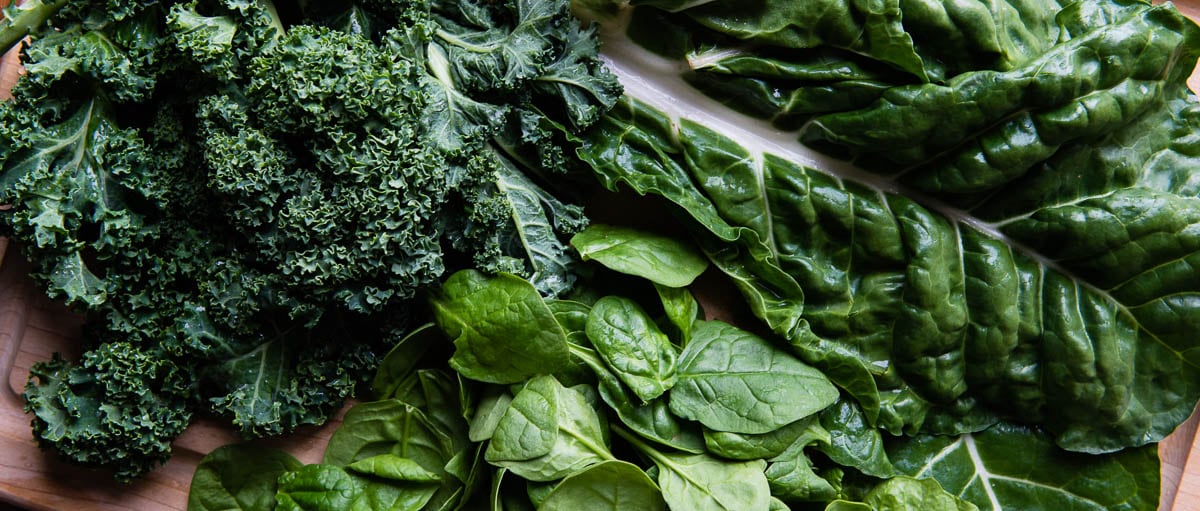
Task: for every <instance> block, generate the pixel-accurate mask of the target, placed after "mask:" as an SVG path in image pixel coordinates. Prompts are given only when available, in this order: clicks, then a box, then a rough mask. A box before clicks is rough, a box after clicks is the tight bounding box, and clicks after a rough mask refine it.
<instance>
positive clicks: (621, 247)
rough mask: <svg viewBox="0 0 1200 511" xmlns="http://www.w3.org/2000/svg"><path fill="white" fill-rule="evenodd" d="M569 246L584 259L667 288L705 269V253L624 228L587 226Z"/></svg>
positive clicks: (665, 237)
mask: <svg viewBox="0 0 1200 511" xmlns="http://www.w3.org/2000/svg"><path fill="white" fill-rule="evenodd" d="M571 246H572V247H575V249H576V250H578V251H579V255H580V257H582V258H583V260H584V261H589V260H595V261H597V262H599V263H600V264H603V265H604V266H607V267H609V268H611V269H613V270H616V271H618V272H621V273H627V274H630V275H637V276H639V277H643V278H646V279H649V280H650V281H651V282H654V283H655V284H660V285H663V286H667V287H684V286H687V285H689V284H691V283H692V281H693V280H695V279H696V277H698V276H700V274H701V273H704V270H705V269H706V268H708V261H707V260H705V259H704V256H703V255H701V254H699V253H697V252H696V250H695V249H694V248H692V247H691V246H690V245H688V244H687V243H686V242H683V241H680V240H678V239H675V238H671V237H667V236H662V235H656V234H650V233H646V232H643V231H638V230H634V229H630V228H626V227H616V226H611V225H604V224H593V225H590V226H588V227H587V228H585V229H584V230H582V231H580V232H578V233H576V234H575V236H573V237H572V238H571Z"/></svg>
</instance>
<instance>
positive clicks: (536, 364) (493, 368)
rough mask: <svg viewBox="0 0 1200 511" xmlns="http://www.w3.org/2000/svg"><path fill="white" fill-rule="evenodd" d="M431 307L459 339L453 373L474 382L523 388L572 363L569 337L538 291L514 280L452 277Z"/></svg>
mask: <svg viewBox="0 0 1200 511" xmlns="http://www.w3.org/2000/svg"><path fill="white" fill-rule="evenodd" d="M430 303H431V304H432V306H433V312H434V318H435V319H436V321H437V324H438V326H439V327H441V329H442V331H443V332H445V333H446V335H447V337H449V338H451V339H454V346H455V352H454V356H453V357H451V358H450V367H453V368H454V369H455V370H456V371H458V372H459V374H462V375H463V376H465V377H467V378H471V379H473V380H478V381H484V382H488V383H517V382H521V381H524V380H526V379H528V378H530V377H532V376H534V375H537V374H543V373H550V372H554V371H555V370H557V369H561V368H563V367H565V366H566V365H567V364H568V363H569V356H570V355H569V353H568V349H567V335H566V332H564V331H563V328H562V327H561V326H560V325H559V324H558V322H557V321H555V319H554V314H553V313H552V312H551V311H550V309H549V307H547V306H546V302H545V301H543V300H542V297H541V295H539V294H538V291H537V289H535V288H534V287H533V285H532V284H530V283H529V282H528V281H526V280H524V279H521V278H520V277H516V276H513V275H507V274H501V275H496V276H487V275H484V274H483V273H480V272H478V271H474V270H464V271H460V272H458V273H455V274H454V275H452V276H451V277H450V278H449V279H448V280H447V281H446V283H445V284H444V285H443V286H442V287H441V288H440V289H439V290H438V291H436V292H434V293H432V296H431V298H430Z"/></svg>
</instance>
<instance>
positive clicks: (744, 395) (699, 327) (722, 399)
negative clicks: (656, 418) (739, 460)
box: [670, 321, 838, 434]
mask: <svg viewBox="0 0 1200 511" xmlns="http://www.w3.org/2000/svg"><path fill="white" fill-rule="evenodd" d="M837 397H838V391H837V389H836V388H835V387H834V386H833V384H832V383H830V382H829V380H828V379H827V378H825V376H824V375H823V374H821V372H820V371H817V370H816V369H814V368H812V367H810V366H808V365H806V364H804V363H803V362H801V361H800V360H799V359H797V358H796V357H794V356H792V355H791V354H789V353H787V352H784V351H782V350H780V349H778V348H776V347H774V346H772V345H771V344H770V343H768V342H767V341H766V340H764V339H762V338H761V337H758V336H756V335H754V334H751V333H750V332H747V331H744V330H740V329H738V328H735V327H733V326H730V325H728V324H725V323H721V322H718V321H705V322H697V323H696V325H695V327H694V330H693V337H692V341H691V342H690V343H688V345H687V348H685V349H684V351H683V354H682V355H680V358H679V370H678V383H676V385H675V387H673V388H672V389H671V394H670V399H671V411H672V412H674V413H676V414H678V415H679V416H681V417H684V418H687V419H692V420H696V421H699V422H700V423H701V424H704V425H705V426H706V427H708V428H709V429H713V430H717V431H729V432H733V433H749V434H761V433H768V432H770V431H774V430H776V429H778V428H780V427H783V426H785V425H787V424H790V423H792V422H795V421H798V420H800V419H802V418H804V417H807V416H809V415H812V414H814V413H816V412H818V411H820V410H822V409H823V408H825V407H827V406H829V405H831V404H833V402H834V401H836V400H837Z"/></svg>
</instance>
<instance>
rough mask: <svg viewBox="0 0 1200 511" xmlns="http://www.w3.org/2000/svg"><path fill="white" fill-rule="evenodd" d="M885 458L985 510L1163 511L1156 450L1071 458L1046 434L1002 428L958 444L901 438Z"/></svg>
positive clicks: (956, 440)
mask: <svg viewBox="0 0 1200 511" xmlns="http://www.w3.org/2000/svg"><path fill="white" fill-rule="evenodd" d="M888 454H889V456H890V457H891V458H892V461H893V462H894V463H895V465H896V469H897V470H898V471H899V472H900V473H901V474H907V475H909V476H912V477H914V478H919V479H923V478H932V479H935V480H937V481H938V482H939V483H940V484H941V486H942V487H943V488H945V489H946V491H947V492H950V493H951V494H954V495H959V496H961V497H962V498H963V499H966V500H968V501H970V502H971V503H973V504H975V505H976V506H978V507H979V509H981V510H984V511H999V510H1001V509H1022V508H1029V507H1030V506H1033V505H1035V504H1034V503H1036V506H1037V507H1039V508H1042V509H1079V510H1093V509H1094V510H1101V509H1127V510H1152V509H1157V507H1158V492H1159V487H1160V481H1159V473H1158V467H1159V461H1158V451H1157V449H1156V448H1155V447H1139V448H1133V449H1126V450H1124V451H1122V452H1119V453H1116V454H1112V455H1108V456H1094V455H1088V454H1082V453H1070V452H1065V451H1063V450H1061V449H1058V448H1057V447H1056V446H1055V445H1054V444H1053V443H1052V442H1051V440H1050V438H1049V437H1047V436H1046V435H1044V434H1043V433H1041V432H1038V431H1036V430H1032V429H1029V428H1025V427H1020V426H1012V425H1009V424H1003V423H1002V424H998V425H996V426H993V427H992V428H991V429H988V430H986V431H983V432H980V433H975V434H971V435H963V436H959V437H932V436H918V437H913V438H904V439H897V440H895V441H894V442H889V446H888ZM1096 481H1104V484H1101V485H1097V484H1096Z"/></svg>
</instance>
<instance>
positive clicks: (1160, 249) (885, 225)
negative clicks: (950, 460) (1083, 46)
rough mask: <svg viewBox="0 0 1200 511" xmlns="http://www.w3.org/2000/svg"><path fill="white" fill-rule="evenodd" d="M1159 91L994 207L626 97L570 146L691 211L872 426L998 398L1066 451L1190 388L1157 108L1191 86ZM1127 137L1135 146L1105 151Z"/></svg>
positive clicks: (1135, 424)
mask: <svg viewBox="0 0 1200 511" xmlns="http://www.w3.org/2000/svg"><path fill="white" fill-rule="evenodd" d="M1155 12H1156V13H1158V14H1155V15H1152V16H1151V15H1147V16H1149V18H1150V19H1160V18H1164V17H1167V16H1168V14H1170V12H1172V11H1167V10H1156V11H1155ZM1176 21H1178V22H1179V23H1183V22H1182V21H1179V20H1176ZM1189 30H1190V29H1189ZM1146 37H1150V38H1153V37H1156V36H1146ZM1168 71H1170V70H1167V69H1164V70H1161V72H1162V73H1167V72H1168ZM1168 89H1170V90H1171V91H1173V92H1171V95H1168V96H1167V97H1165V98H1163V99H1162V100H1161V101H1159V103H1160V104H1159V106H1158V107H1157V109H1154V110H1152V111H1151V112H1149V113H1147V114H1143V116H1142V117H1141V118H1140V119H1141V120H1139V121H1138V122H1137V123H1134V124H1131V125H1130V127H1128V128H1126V129H1128V130H1134V129H1138V130H1142V131H1143V132H1146V131H1148V130H1151V129H1153V130H1154V131H1155V133H1156V134H1155V135H1154V136H1152V137H1149V138H1147V139H1146V140H1142V141H1138V142H1133V141H1137V140H1138V139H1137V138H1136V137H1135V136H1134V133H1133V132H1127V131H1125V130H1118V131H1117V132H1115V133H1114V134H1113V135H1112V136H1111V137H1108V138H1103V137H1102V138H1101V139H1100V140H1099V142H1097V143H1096V144H1094V145H1092V146H1089V147H1087V148H1083V147H1080V146H1073V149H1070V150H1068V149H1063V150H1060V151H1059V153H1056V154H1055V155H1054V156H1053V157H1051V159H1050V160H1047V161H1046V162H1043V163H1040V164H1038V166H1037V167H1036V169H1035V170H1034V171H1033V172H1032V173H1031V174H1030V176H1031V177H1030V178H1029V180H1028V182H1020V183H1018V182H1015V183H1014V184H1013V185H1012V186H1013V187H1017V186H1018V184H1020V185H1022V186H1024V187H1025V188H1026V190H1025V191H1024V192H1014V195H1013V197H1014V200H1019V201H1020V202H1016V203H1012V204H1008V206H1009V207H1010V209H1008V210H1007V213H1008V214H1009V216H1005V217H1004V218H996V217H995V216H994V215H989V216H988V218H986V221H984V220H985V219H983V218H979V217H972V216H971V211H962V210H956V209H949V208H945V207H944V205H941V206H938V204H939V203H937V202H932V203H929V204H932V205H928V206H927V205H925V204H926V203H924V202H921V201H918V200H917V199H914V198H912V197H917V198H920V197H922V196H921V195H919V194H912V193H911V192H910V191H908V190H907V189H905V188H904V187H902V186H899V185H896V184H895V183H881V182H879V181H877V180H874V178H871V177H870V176H867V175H865V174H861V173H853V174H852V176H854V177H856V178H859V179H862V181H861V182H859V181H855V180H853V179H846V178H842V177H837V176H834V175H831V174H829V173H826V172H823V171H819V170H815V169H812V168H809V167H806V166H804V165H801V164H799V163H796V160H797V159H798V157H797V156H796V155H794V154H791V155H786V156H777V155H775V154H769V153H766V152H764V151H763V150H762V149H761V148H762V147H764V146H763V145H762V144H761V143H760V142H758V141H756V140H755V139H754V138H753V134H747V133H744V132H737V131H736V130H734V131H727V132H717V131H716V130H714V129H711V128H710V127H709V126H705V125H701V124H700V123H697V122H694V121H691V120H689V119H686V118H681V119H674V118H672V117H671V116H668V115H666V114H664V113H663V112H660V111H657V110H654V109H651V108H649V107H648V106H646V105H644V104H641V103H637V102H635V101H632V100H631V101H628V102H626V103H625V104H623V105H622V106H620V107H618V109H616V110H614V112H613V114H611V115H610V116H608V117H606V118H605V119H604V120H603V121H602V123H601V125H600V128H599V129H597V130H595V131H594V132H593V133H592V136H591V137H589V139H588V140H587V141H586V142H585V145H584V147H583V149H582V150H581V154H582V155H583V156H584V157H585V158H586V159H587V160H588V161H589V162H591V163H592V164H593V165H594V166H595V169H596V173H597V175H598V176H599V177H600V179H601V180H602V181H603V182H604V183H606V185H607V186H609V187H610V188H613V189H616V188H618V187H620V186H629V187H630V188H632V189H634V190H635V191H637V192H638V193H652V194H656V195H661V196H663V197H664V198H666V199H668V200H670V201H672V202H674V203H676V204H678V205H679V206H681V207H682V208H683V209H684V210H686V211H687V212H688V213H689V214H690V215H691V218H692V220H693V222H692V226H693V227H694V228H695V231H696V232H697V233H699V235H698V236H699V238H700V239H701V240H702V241H703V244H704V246H705V249H706V251H707V252H708V254H709V256H710V259H711V260H712V261H713V262H714V264H715V265H716V266H718V267H719V268H720V269H721V270H722V271H724V272H725V273H726V274H728V275H729V276H730V277H731V278H732V279H733V281H734V283H735V284H736V285H737V286H738V287H739V288H740V289H741V290H742V292H743V294H744V295H745V296H746V298H747V300H748V302H749V304H750V306H751V310H752V311H753V312H754V313H755V314H756V315H757V316H759V317H760V318H762V319H763V320H764V321H765V322H766V323H767V324H768V325H770V327H771V328H772V329H773V330H774V331H775V332H776V333H777V334H779V335H780V336H783V337H784V338H786V339H787V340H788V341H789V343H790V345H791V347H792V349H793V351H794V352H795V353H796V354H797V355H798V356H799V357H800V358H801V359H803V360H804V361H805V362H807V363H810V364H812V365H814V366H815V367H817V368H819V369H821V370H822V371H823V372H824V373H825V374H826V375H828V376H829V378H830V379H831V380H832V381H833V382H834V383H836V384H837V385H838V386H839V387H841V388H842V389H843V390H844V391H846V392H847V393H848V394H849V395H850V396H851V397H852V398H853V399H854V400H855V401H857V402H858V404H859V405H860V406H861V408H862V411H863V413H864V414H865V419H866V423H867V424H870V425H873V426H878V427H881V428H883V429H885V430H887V431H890V432H891V433H893V434H900V433H905V432H909V433H911V432H915V431H921V430H924V431H930V432H938V433H963V432H969V431H978V430H981V429H983V428H986V427H987V426H988V425H990V424H992V423H994V422H996V421H997V419H998V417H1009V418H1013V419H1016V420H1020V421H1027V422H1031V423H1036V424H1041V425H1043V426H1044V427H1045V428H1047V430H1049V431H1050V432H1051V433H1052V434H1053V435H1054V437H1055V438H1056V442H1057V443H1058V444H1059V445H1060V446H1062V447H1065V448H1067V449H1070V450H1076V451H1085V452H1108V451H1115V450H1119V449H1121V448H1124V447H1127V446H1137V445H1143V444H1146V443H1149V442H1154V441H1157V440H1159V439H1161V438H1163V437H1164V436H1166V435H1167V434H1168V433H1170V432H1171V431H1172V430H1173V429H1174V428H1175V426H1176V425H1178V424H1179V423H1180V422H1182V421H1183V420H1184V419H1186V418H1187V416H1188V415H1189V414H1190V413H1191V411H1192V409H1193V406H1194V404H1195V402H1196V400H1197V397H1200V371H1198V369H1200V358H1198V356H1197V353H1200V350H1198V348H1200V346H1198V345H1197V343H1196V339H1195V338H1194V336H1190V335H1186V334H1182V332H1191V331H1193V330H1194V329H1195V325H1197V324H1200V308H1197V307H1194V306H1192V305H1191V303H1192V302H1193V301H1194V298H1195V296H1196V294H1197V290H1200V287H1198V286H1197V285H1196V283H1197V282H1198V281H1200V274H1197V273H1196V272H1195V271H1194V270H1192V268H1193V267H1194V266H1193V265H1191V264H1189V263H1188V262H1186V261H1190V260H1191V259H1192V258H1194V257H1195V256H1194V255H1193V252H1194V251H1195V248H1196V247H1197V246H1200V237H1197V235H1196V234H1195V233H1196V232H1197V230H1196V229H1195V228H1194V227H1192V226H1194V225H1196V222H1197V220H1200V201H1198V200H1197V199H1196V198H1195V194H1194V192H1195V190H1194V188H1195V185H1194V184H1188V183H1191V182H1192V181H1191V180H1190V179H1189V178H1188V177H1187V176H1188V175H1190V171H1189V170H1188V168H1189V167H1187V165H1188V164H1189V163H1190V162H1191V161H1192V159H1191V158H1190V157H1188V156H1187V154H1190V153H1189V151H1188V150H1185V149H1182V148H1183V147H1185V144H1186V142H1184V141H1185V140H1190V137H1194V136H1195V132H1194V128H1193V127H1192V126H1195V124H1192V123H1190V122H1189V121H1188V120H1187V119H1190V118H1191V117H1189V116H1193V115H1195V111H1196V110H1195V109H1194V108H1193V109H1187V108H1185V109H1183V110H1182V111H1180V110H1175V111H1174V112H1173V113H1168V112H1167V111H1166V109H1168V108H1179V107H1180V102H1181V101H1184V99H1183V98H1185V94H1186V89H1185V88H1183V83H1182V82H1181V81H1179V82H1176V81H1174V79H1172V81H1171V82H1170V87H1168ZM1171 98H1176V99H1171ZM1066 100H1067V101H1069V100H1070V98H1067V99H1066ZM1187 101H1191V100H1187ZM1151 119H1153V121H1151ZM1166 133H1170V135H1167V134H1166ZM1131 142H1133V143H1134V145H1133V147H1137V148H1138V151H1137V153H1138V154H1141V155H1144V156H1143V158H1142V159H1141V160H1132V159H1130V158H1131V157H1129V156H1124V155H1123V156H1116V155H1117V154H1120V153H1123V152H1124V151H1125V150H1124V149H1123V148H1124V147H1125V146H1126V144H1129V143H1131ZM743 144H744V145H743ZM1143 144H1145V145H1148V146H1150V147H1142V145H1143ZM1108 154H1113V155H1114V156H1111V157H1108V156H1106V158H1108V159H1107V160H1106V159H1105V158H1102V157H1101V156H1102V155H1108ZM821 161H823V160H821ZM834 169H835V170H838V171H843V170H846V167H845V166H844V165H842V166H834ZM1080 175H1082V176H1084V178H1083V179H1082V180H1080V179H1079V176H1080ZM1070 176H1075V177H1070ZM862 183H868V184H870V185H874V186H883V187H886V188H887V190H889V191H884V190H882V189H879V188H873V187H872V186H868V184H862ZM1031 183H1037V185H1038V188H1037V189H1033V188H1031V187H1030V184H1031ZM1072 183H1074V184H1072ZM1006 191H1007V188H1004V189H1000V190H997V191H996V195H992V196H990V197H988V199H987V200H988V204H989V205H990V208H989V212H991V211H999V210H1000V205H1001V204H1005V202H1004V201H1005V198H1006V195H1004V193H1005V192H1006ZM906 193H907V194H909V195H912V197H910V196H909V195H906ZM748 204H755V206H754V207H749V206H747V205H748ZM764 212H765V213H766V214H764ZM982 213H983V212H982V210H981V214H982ZM693 342H695V341H693ZM691 347H692V345H690V344H689V349H690V348H691ZM686 359H687V357H686V355H685V357H683V358H681V362H680V367H681V370H680V383H677V384H676V387H675V389H676V390H673V391H672V393H673V394H674V393H675V392H676V391H677V390H678V389H679V388H681V387H684V386H685V385H683V382H685V381H686V378H685V377H684V375H685V374H686V370H685V369H684V368H685V367H686V365H687V362H685V360H686Z"/></svg>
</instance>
